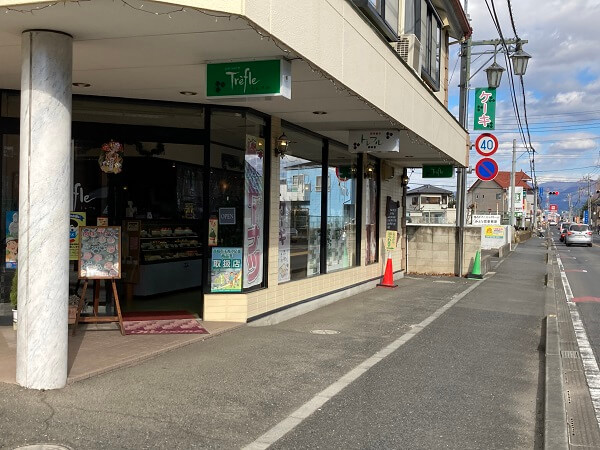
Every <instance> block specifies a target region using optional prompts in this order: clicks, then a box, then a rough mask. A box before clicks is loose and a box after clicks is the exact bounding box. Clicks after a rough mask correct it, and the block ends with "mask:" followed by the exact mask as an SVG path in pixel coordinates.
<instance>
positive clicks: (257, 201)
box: [244, 134, 265, 288]
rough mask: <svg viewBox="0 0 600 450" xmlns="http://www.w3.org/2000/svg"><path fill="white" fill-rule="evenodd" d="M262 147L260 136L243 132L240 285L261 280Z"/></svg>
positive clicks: (262, 214)
mask: <svg viewBox="0 0 600 450" xmlns="http://www.w3.org/2000/svg"><path fill="white" fill-rule="evenodd" d="M264 149H265V141H264V139H262V138H259V137H255V136H251V135H249V134H248V135H246V157H245V159H246V171H245V179H246V187H245V195H244V287H245V288H248V287H251V286H256V285H259V284H261V283H262V280H263V264H262V262H263V238H264V231H263V224H264V198H265V193H264V186H263V184H264V176H263V166H264Z"/></svg>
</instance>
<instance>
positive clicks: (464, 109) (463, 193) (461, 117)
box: [455, 5, 471, 277]
mask: <svg viewBox="0 0 600 450" xmlns="http://www.w3.org/2000/svg"><path fill="white" fill-rule="evenodd" d="M465 6H466V5H465ZM465 12H466V9H465ZM460 55H461V58H460V95H459V101H458V121H459V122H460V124H461V125H462V127H463V128H464V129H465V130H466V129H468V123H467V122H468V112H469V72H470V70H471V38H469V39H467V40H466V41H465V42H462V43H461V44H460ZM457 172H458V176H457V177H456V192H457V196H456V227H457V239H456V251H455V253H456V264H455V269H456V273H457V274H458V276H459V277H462V273H463V259H464V235H465V209H466V208H465V207H466V198H467V168H466V167H459V168H458V169H457Z"/></svg>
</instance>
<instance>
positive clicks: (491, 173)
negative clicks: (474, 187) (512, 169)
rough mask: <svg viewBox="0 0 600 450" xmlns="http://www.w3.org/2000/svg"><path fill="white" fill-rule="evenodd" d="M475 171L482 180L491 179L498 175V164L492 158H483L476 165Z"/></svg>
mask: <svg viewBox="0 0 600 450" xmlns="http://www.w3.org/2000/svg"><path fill="white" fill-rule="evenodd" d="M475 173H476V174H477V177H478V178H479V179H480V180H482V181H490V180H493V179H494V178H496V175H498V164H497V163H496V161H494V160H493V159H492V158H482V159H480V160H479V161H478V162H477V164H476V165H475Z"/></svg>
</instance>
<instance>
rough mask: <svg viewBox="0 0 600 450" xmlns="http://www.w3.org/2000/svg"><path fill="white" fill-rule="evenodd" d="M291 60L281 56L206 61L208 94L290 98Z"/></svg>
mask: <svg viewBox="0 0 600 450" xmlns="http://www.w3.org/2000/svg"><path fill="white" fill-rule="evenodd" d="M291 86H292V76H291V64H290V62H289V61H286V60H283V59H272V60H265V61H236V62H228V63H218V64H207V65H206V96H207V97H219V98H223V97H236V98H239V97H273V96H282V97H286V98H291Z"/></svg>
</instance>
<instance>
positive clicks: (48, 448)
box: [15, 444, 71, 450]
mask: <svg viewBox="0 0 600 450" xmlns="http://www.w3.org/2000/svg"><path fill="white" fill-rule="evenodd" d="M15 450H71V448H70V447H65V446H64V445H58V444H29V445H25V446H23V447H17V448H15Z"/></svg>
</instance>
